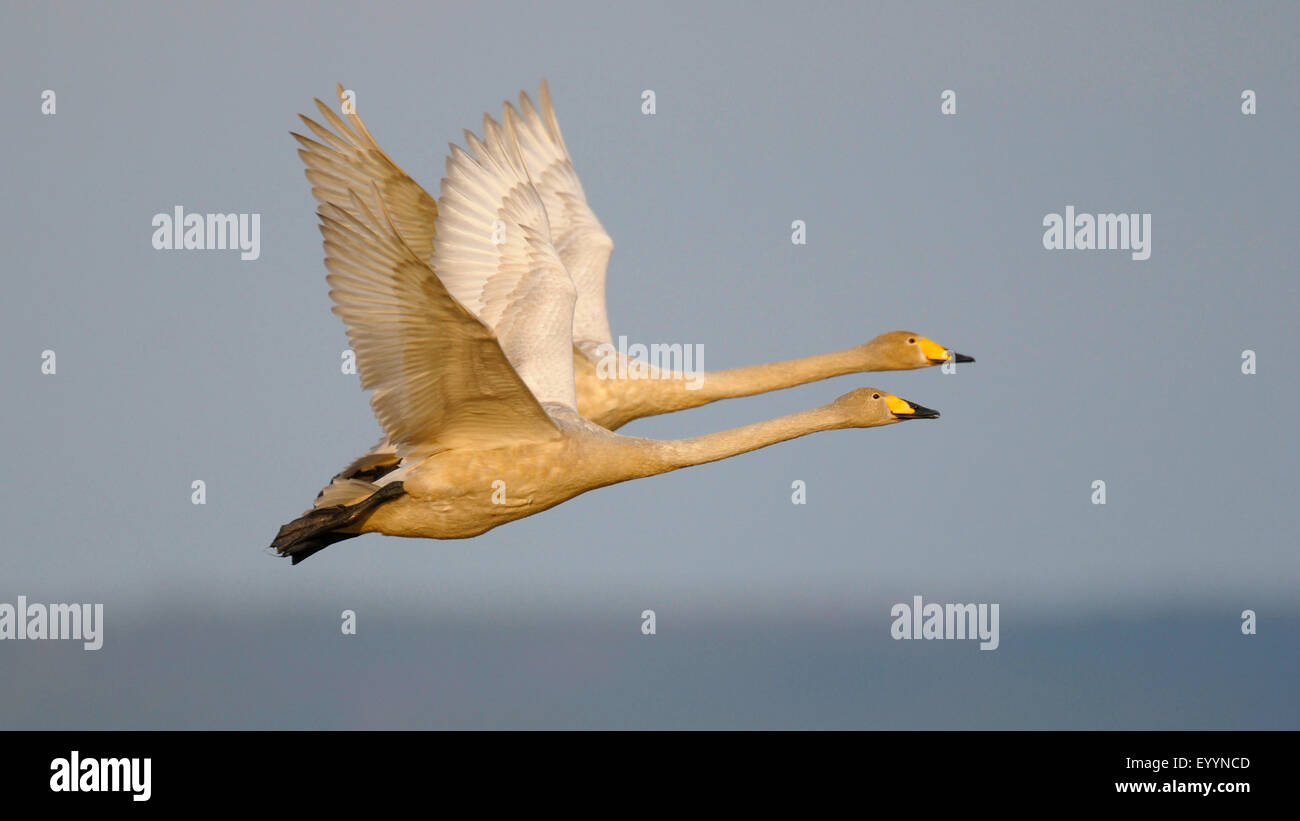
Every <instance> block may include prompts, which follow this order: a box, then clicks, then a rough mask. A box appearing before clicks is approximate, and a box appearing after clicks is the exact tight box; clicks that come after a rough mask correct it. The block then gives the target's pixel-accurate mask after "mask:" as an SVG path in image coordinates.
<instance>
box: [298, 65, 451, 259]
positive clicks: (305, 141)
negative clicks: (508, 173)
mask: <svg viewBox="0 0 1300 821" xmlns="http://www.w3.org/2000/svg"><path fill="white" fill-rule="evenodd" d="M342 91H343V86H341V85H340V86H339V92H340V94H341V93H342ZM316 107H317V108H319V109H320V113H321V116H322V117H323V118H324V119H325V122H326V123H328V124H329V126H330V128H326V127H325V126H323V125H321V124H320V123H318V122H316V121H315V120H312V119H311V118H310V117H306V116H303V115H301V114H300V115H298V116H299V117H301V118H302V121H303V123H304V124H305V125H306V126H307V128H309V129H311V132H312V133H313V134H315V135H316V136H317V137H318V138H319V139H320V140H321V142H317V141H316V140H313V139H310V138H309V137H304V136H303V135H301V134H294V135H293V136H294V138H295V139H296V140H298V142H299V143H300V144H301V145H302V148H300V149H299V150H298V156H299V157H301V158H302V161H303V164H304V165H306V166H307V171H306V173H307V180H308V181H309V182H310V183H311V193H312V195H313V196H315V197H316V201H317V202H318V203H320V204H322V205H323V204H325V203H327V202H332V203H335V204H340V203H347V202H348V199H349V196H350V194H349V192H351V193H355V194H356V195H357V196H358V197H359V198H360V199H361V201H362V202H364V203H365V204H366V206H367V207H368V208H369V209H370V211H371V212H372V213H375V214H379V213H380V212H381V210H382V211H386V212H387V213H388V216H389V217H390V218H391V219H392V222H393V226H394V227H395V228H396V229H397V233H398V234H399V235H400V236H401V238H402V241H403V242H405V243H406V245H407V247H408V248H410V249H411V250H412V251H414V252H415V255H416V256H417V257H419V258H420V259H422V260H426V261H427V260H428V259H429V256H430V254H432V253H433V223H434V220H435V219H437V217H438V206H437V204H436V203H435V202H434V200H433V197H431V196H429V192H427V191H425V190H424V189H423V188H422V187H420V184H419V183H418V182H416V181H415V180H413V179H411V178H410V177H409V176H407V174H406V172H405V171H403V170H402V169H401V168H399V167H398V166H397V163H395V162H393V161H392V159H390V158H389V156H388V155H387V154H385V153H384V150H383V149H382V148H380V147H379V144H378V143H376V142H375V138H374V137H371V136H370V131H369V130H367V129H366V126H365V123H363V122H361V118H360V117H359V116H357V115H356V114H355V113H353V114H349V115H347V116H348V119H347V122H344V120H343V119H342V118H341V117H339V115H337V114H335V113H334V110H333V109H331V108H330V107H329V106H327V105H325V103H323V102H321V101H320V100H317V101H316ZM349 123H350V124H351V125H349ZM331 128H332V129H333V130H332V131H331V130H330V129H331ZM372 183H373V187H372ZM376 191H377V192H378V198H379V199H381V200H382V202H383V207H382V209H381V207H380V203H379V202H376V201H375V196H374V192H376Z"/></svg>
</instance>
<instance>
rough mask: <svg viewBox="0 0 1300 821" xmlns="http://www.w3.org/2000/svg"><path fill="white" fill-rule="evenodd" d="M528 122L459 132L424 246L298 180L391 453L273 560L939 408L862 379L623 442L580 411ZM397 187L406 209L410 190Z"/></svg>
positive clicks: (321, 504)
mask: <svg viewBox="0 0 1300 821" xmlns="http://www.w3.org/2000/svg"><path fill="white" fill-rule="evenodd" d="M524 128H525V126H524V125H523V124H522V123H521V122H520V121H519V116H518V115H517V114H516V113H515V112H514V111H513V109H511V108H509V107H507V109H506V112H505V129H504V130H503V129H502V128H501V126H499V125H497V123H496V122H495V121H493V120H491V119H490V118H487V117H485V118H484V137H485V140H479V139H478V138H477V137H475V136H474V135H472V134H469V133H466V139H467V142H468V144H469V147H470V149H471V151H472V152H473V154H470V153H467V152H465V151H463V150H461V149H460V148H458V147H456V146H452V153H451V156H450V157H449V158H448V161H447V176H446V177H445V178H444V179H443V182H442V191H441V198H440V200H439V203H438V209H437V210H438V216H437V223H436V227H435V232H436V236H437V242H436V243H432V242H430V244H431V246H432V249H431V253H430V254H429V255H428V256H427V257H422V255H421V254H420V253H419V252H417V251H416V250H415V249H414V248H413V246H412V245H411V244H410V243H409V242H408V241H407V240H406V239H404V237H403V229H402V228H401V227H400V226H401V225H402V224H403V219H404V217H403V215H402V214H392V213H391V212H390V211H389V209H388V204H387V203H386V201H385V196H384V190H383V188H382V186H381V185H380V184H379V183H378V182H371V183H370V184H369V187H368V188H366V187H354V184H353V183H354V181H353V180H349V178H348V177H347V176H345V175H335V176H330V175H323V174H321V173H318V174H317V175H316V179H313V180H312V182H313V186H314V187H315V188H316V189H317V190H318V193H317V196H318V197H319V196H321V195H322V192H324V191H326V190H328V191H329V192H330V193H329V194H328V199H327V200H326V201H324V202H323V203H322V205H321V207H320V209H319V212H318V213H319V215H320V219H321V233H322V235H323V236H324V238H325V251H326V257H325V264H326V267H327V268H328V269H329V271H330V273H329V276H328V277H327V280H328V282H329V284H330V286H331V290H330V296H331V298H332V299H333V300H334V302H335V307H334V311H335V313H337V314H338V315H339V316H340V317H341V318H342V319H343V321H344V324H345V325H346V326H347V329H348V336H349V339H350V341H351V343H352V346H353V348H354V350H355V351H356V354H357V364H358V370H359V372H360V375H361V382H362V386H363V387H364V388H368V389H373V390H374V394H373V395H372V397H371V406H372V408H373V410H374V412H375V416H376V417H377V418H378V420H379V423H380V425H381V427H383V429H384V432H385V434H386V435H387V437H388V440H389V441H390V442H391V443H392V447H393V449H394V451H395V453H396V456H397V458H398V459H399V460H400V463H399V464H398V465H397V466H396V467H395V468H393V467H392V466H383V467H379V468H373V467H372V468H366V469H359V470H356V471H353V474H352V475H348V476H344V475H340V477H336V478H335V480H334V481H333V482H331V484H330V485H329V486H328V487H326V488H325V490H323V491H322V492H321V494H320V495H319V496H318V498H317V500H316V504H315V506H314V507H313V509H312V510H310V511H308V512H307V513H306V514H304V515H303V516H302V517H300V518H299V519H297V520H295V521H294V522H291V523H289V524H287V525H285V526H284V527H282V528H281V529H280V532H279V534H278V535H277V537H276V539H275V541H274V542H273V543H272V546H273V547H274V548H276V549H277V550H278V551H279V552H280V554H281V555H287V556H292V557H293V560H294V562H295V563H297V562H298V561H300V560H302V559H303V558H305V557H307V556H310V555H311V554H313V553H314V552H316V551H318V550H320V549H322V548H323V547H326V546H328V545H329V544H331V543H333V542H336V541H339V540H341V539H344V538H348V537H349V536H353V535H357V534H359V533H365V532H381V533H386V534H389V535H395V536H417V537H431V538H464V537H469V536H475V535H478V534H480V533H483V532H484V531H487V530H489V529H491V528H493V527H496V526H497V525H500V524H503V523H505V522H508V521H512V520H514V519H518V518H521V517H523V516H528V515H531V514H533V513H537V512H539V511H542V510H546V509H547V508H550V507H553V506H554V505H557V504H559V503H561V502H563V501H565V500H566V499H570V498H573V497H574V496H577V495H578V494H580V493H584V492H586V491H588V490H592V489H594V488H598V487H603V486H605V485H609V484H613V483H615V482H622V481H626V480H628V479H635V478H640V477H644V476H650V475H654V474H658V473H664V472H667V471H671V470H675V469H678V468H681V467H686V466H689V465H696V464H702V463H705V462H711V461H715V460H718V459H723V458H726V457H728V456H732V455H735V454H739V453H744V452H747V451H750V450H754V449H756V448H760V447H765V446H766V445H770V444H773V443H776V442H781V441H785V440H788V439H792V438H795V437H798V436H803V435H806V434H809V433H813V432H816V431H823V430H832V429H836V428H848V427H874V426H879V425H888V424H892V423H894V422H898V421H902V420H904V419H911V418H933V417H935V416H938V414H937V413H935V412H934V411H929V410H927V409H925V408H920V407H918V406H915V405H912V404H911V403H909V402H906V401H904V400H902V399H899V398H897V397H894V396H891V395H890V394H888V393H885V392H884V391H878V390H873V389H860V390H857V391H853V392H852V393H849V394H846V395H845V396H843V397H841V398H840V399H838V400H836V401H835V402H833V403H831V404H830V405H826V406H824V407H821V408H817V409H814V410H811V411H806V412H803V413H798V414H793V415H790V416H784V417H779V418H777V419H772V420H768V421H766V422H760V423H758V424H754V425H749V426H746V427H743V428H737V429H735V430H731V431H724V432H722V433H714V434H710V435H707V436H701V437H696V438H694V439H685V440H678V441H654V440H648V439H639V438H634V437H626V436H620V435H618V434H616V433H612V432H610V431H608V430H606V429H604V428H602V427H601V426H599V425H596V424H594V423H593V422H591V421H589V420H588V419H586V418H584V417H583V416H582V415H580V414H579V413H578V409H577V398H576V393H575V388H574V370H573V369H574V365H573V363H574V355H573V346H574V340H573V331H572V329H573V328H574V327H575V322H576V316H577V308H576V307H575V306H576V303H577V302H578V289H577V288H575V284H574V279H573V278H572V277H571V276H570V274H569V271H568V268H567V267H566V263H565V262H564V259H563V255H562V254H561V253H560V249H558V248H557V247H556V246H555V245H554V244H553V237H554V236H556V234H555V233H554V229H552V227H551V226H550V225H549V222H548V213H549V212H548V209H547V208H546V207H545V206H544V205H543V202H544V200H545V195H544V188H543V189H542V190H539V189H538V188H536V187H534V185H533V182H532V179H531V177H530V174H529V171H528V168H527V163H526V161H525V156H526V155H527V152H528V150H529V148H528V142H527V140H526V139H521V138H520V136H519V135H520V133H521V131H522V130H523V129H524ZM307 142H310V141H307ZM372 158H373V155H372ZM376 165H377V167H379V168H380V169H381V170H382V167H383V163H382V162H378V161H376ZM308 166H309V169H310V170H317V169H312V164H311V162H309V163H308ZM310 170H309V175H310V173H311V171H310ZM403 190H405V192H406V193H407V194H408V195H410V196H407V197H406V198H405V199H404V200H403V202H407V203H409V202H415V201H418V200H419V194H418V192H415V191H413V190H411V189H409V188H405V189H403ZM430 236H432V235H430ZM570 251H572V249H570ZM577 264H582V263H581V262H579V263H577ZM435 270H436V271H437V272H438V274H437V275H435V273H434V271H435ZM367 460H370V461H375V460H373V458H372V457H370V456H367V457H363V458H362V459H361V460H358V463H365V462H366V461H367ZM378 461H379V462H381V463H382V462H383V460H382V459H380V460H378ZM355 464H357V463H354V466H355ZM345 473H346V472H345Z"/></svg>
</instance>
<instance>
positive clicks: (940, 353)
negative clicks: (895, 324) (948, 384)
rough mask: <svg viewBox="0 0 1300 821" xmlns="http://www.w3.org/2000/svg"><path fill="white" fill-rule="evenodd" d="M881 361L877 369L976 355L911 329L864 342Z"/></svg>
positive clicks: (939, 362) (904, 367)
mask: <svg viewBox="0 0 1300 821" xmlns="http://www.w3.org/2000/svg"><path fill="white" fill-rule="evenodd" d="M865 347H866V348H867V349H868V350H869V351H870V352H871V354H872V359H873V361H875V362H876V363H877V364H878V367H877V368H876V370H894V371H905V370H910V369H912V368H928V367H930V366H931V365H942V364H943V363H945V362H974V361H975V357H973V356H967V355H966V354H964V353H957V352H956V351H950V350H948V349H947V348H945V347H944V346H942V345H940V344H939V343H937V342H935V341H934V340H933V339H930V338H929V337H924V336H921V335H920V334H914V333H912V332H911V331H890V332H889V333H887V334H881V335H880V336H878V337H876V338H875V339H873V340H871V341H870V342H868V343H867V344H866V346H865Z"/></svg>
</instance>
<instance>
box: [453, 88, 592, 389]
mask: <svg viewBox="0 0 1300 821" xmlns="http://www.w3.org/2000/svg"><path fill="white" fill-rule="evenodd" d="M506 114H507V117H506V123H505V127H504V128H502V126H500V125H498V124H497V122H496V121H495V120H493V119H492V118H491V117H489V116H487V115H484V116H483V139H482V140H480V139H479V138H478V137H476V136H475V135H474V134H472V133H470V132H468V131H466V132H465V140H466V144H467V145H468V146H469V149H470V152H473V153H470V152H467V151H465V150H463V149H461V148H460V147H459V146H456V145H452V146H451V155H450V156H449V157H448V158H447V176H446V177H444V178H443V180H442V189H441V195H440V196H439V198H438V222H437V227H436V231H437V236H438V241H437V243H436V244H435V247H434V250H433V267H434V268H435V269H436V270H437V272H438V277H439V278H440V279H441V280H442V282H443V283H444V284H445V285H446V286H447V290H448V291H450V292H451V294H452V296H454V297H455V298H456V299H458V300H459V301H460V302H461V303H462V304H463V305H464V306H465V307H466V308H468V309H469V310H471V311H473V312H474V314H475V315H476V316H477V317H478V318H479V319H481V320H482V321H483V323H484V324H485V325H487V326H488V327H489V328H491V329H492V331H493V332H494V333H495V334H496V336H497V338H498V339H499V340H500V341H501V348H502V350H503V351H505V354H506V357H507V358H508V359H509V360H510V364H511V365H513V366H514V369H515V371H517V372H518V373H519V376H520V377H522V379H523V381H524V383H525V384H527V385H528V387H529V389H530V390H532V392H533V395H534V396H536V397H537V400H538V401H540V402H543V403H547V402H550V403H556V404H559V405H563V406H565V407H567V408H569V409H571V410H574V411H575V412H576V409H577V401H576V399H575V396H574V389H573V306H574V302H575V300H576V294H575V291H574V286H573V281H572V280H571V279H570V278H569V274H568V272H567V271H566V270H565V267H564V263H563V262H561V260H560V257H559V255H558V254H557V253H556V250H555V248H554V247H553V246H552V244H551V230H550V224H549V223H548V221H547V214H546V208H545V206H544V205H543V204H542V200H541V197H540V196H538V193H537V191H536V189H534V187H533V185H532V183H531V182H530V181H529V178H528V171H527V169H526V167H525V166H524V163H523V159H522V158H521V157H520V156H519V147H518V143H517V122H516V117H514V116H513V112H510V111H507V112H506Z"/></svg>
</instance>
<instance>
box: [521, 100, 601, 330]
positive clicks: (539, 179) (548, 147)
mask: <svg viewBox="0 0 1300 821" xmlns="http://www.w3.org/2000/svg"><path fill="white" fill-rule="evenodd" d="M538 101H539V102H540V104H541V108H540V110H539V109H538V108H536V107H534V106H533V101H532V100H530V99H529V98H528V95H527V94H525V93H524V92H522V91H521V92H519V112H518V115H519V127H518V132H519V149H520V153H521V154H522V155H523V158H524V163H525V165H526V167H527V169H528V174H529V176H530V177H531V178H532V180H533V185H534V186H535V187H536V188H537V193H538V194H540V195H541V198H542V203H543V205H545V206H546V216H547V218H548V219H549V220H550V226H551V244H552V245H554V246H555V250H556V252H557V253H558V254H559V256H560V260H561V261H563V262H564V267H565V268H566V269H567V270H568V271H569V276H571V277H572V278H573V284H574V286H575V287H576V288H577V291H578V301H577V304H576V305H575V306H574V310H573V339H574V342H576V343H579V344H582V343H584V342H594V343H602V342H610V341H611V339H610V332H609V319H608V317H607V316H606V312H605V270H606V268H608V267H609V257H610V254H612V253H613V252H614V241H613V240H612V239H610V238H609V234H607V233H605V229H604V227H602V226H601V224H600V220H598V219H596V215H595V213H593V212H592V210H591V207H590V206H588V205H587V195H586V194H585V193H584V192H583V190H582V182H581V181H580V180H579V179H578V172H577V171H576V170H574V167H573V161H572V160H571V159H570V158H569V150H568V149H567V148H565V146H564V137H563V136H562V135H561V134H560V123H559V120H557V119H556V117H555V109H554V107H552V105H551V92H550V89H549V88H547V85H546V81H545V80H542V83H541V87H540V89H539V92H538ZM505 107H506V109H509V110H513V106H511V105H510V103H508V102H507V103H506V104H505ZM506 116H508V115H506Z"/></svg>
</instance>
